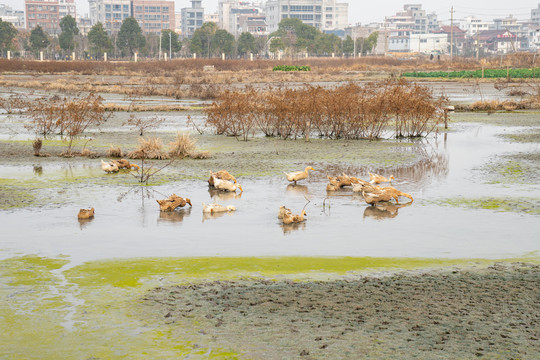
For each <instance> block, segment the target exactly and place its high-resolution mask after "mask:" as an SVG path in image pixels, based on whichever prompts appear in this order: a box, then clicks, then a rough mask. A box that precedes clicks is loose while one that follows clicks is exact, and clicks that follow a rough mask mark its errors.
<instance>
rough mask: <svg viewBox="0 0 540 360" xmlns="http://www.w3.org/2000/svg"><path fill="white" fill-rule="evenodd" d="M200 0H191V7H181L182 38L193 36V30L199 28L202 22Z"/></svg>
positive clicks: (202, 13)
mask: <svg viewBox="0 0 540 360" xmlns="http://www.w3.org/2000/svg"><path fill="white" fill-rule="evenodd" d="M201 3H202V1H201V0H191V7H189V8H183V9H182V11H181V13H180V14H181V17H182V20H181V21H182V38H184V39H186V38H189V39H191V37H193V34H194V33H195V30H197V29H199V28H200V27H201V26H202V24H203V23H204V8H203V7H202V6H201Z"/></svg>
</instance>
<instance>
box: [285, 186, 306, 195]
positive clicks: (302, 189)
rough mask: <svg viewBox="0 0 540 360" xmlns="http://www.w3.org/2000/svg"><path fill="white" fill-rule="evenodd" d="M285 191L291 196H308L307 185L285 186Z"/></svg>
mask: <svg viewBox="0 0 540 360" xmlns="http://www.w3.org/2000/svg"><path fill="white" fill-rule="evenodd" d="M286 191H287V192H288V193H291V194H299V195H307V194H308V187H307V185H298V184H297V185H294V184H289V185H287V190H286Z"/></svg>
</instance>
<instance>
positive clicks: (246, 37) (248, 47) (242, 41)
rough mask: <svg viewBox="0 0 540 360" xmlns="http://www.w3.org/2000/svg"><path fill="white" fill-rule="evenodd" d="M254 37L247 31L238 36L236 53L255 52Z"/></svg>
mask: <svg viewBox="0 0 540 360" xmlns="http://www.w3.org/2000/svg"><path fill="white" fill-rule="evenodd" d="M256 49H257V47H256V44H255V37H254V36H253V35H252V34H251V33H248V32H243V33H242V34H240V36H239V37H238V54H240V55H246V54H248V53H254V52H256Z"/></svg>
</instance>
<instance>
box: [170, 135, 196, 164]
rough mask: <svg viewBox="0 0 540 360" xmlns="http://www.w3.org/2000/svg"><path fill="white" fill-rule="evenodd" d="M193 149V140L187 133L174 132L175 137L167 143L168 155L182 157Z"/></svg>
mask: <svg viewBox="0 0 540 360" xmlns="http://www.w3.org/2000/svg"><path fill="white" fill-rule="evenodd" d="M194 149H195V140H193V139H192V138H191V137H190V136H189V134H187V133H180V132H177V133H176V139H175V140H174V141H172V142H170V143H169V156H170V157H175V158H184V157H186V156H189V154H190V153H191V152H192V151H193V150H194Z"/></svg>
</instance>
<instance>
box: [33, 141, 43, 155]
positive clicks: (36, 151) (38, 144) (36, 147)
mask: <svg viewBox="0 0 540 360" xmlns="http://www.w3.org/2000/svg"><path fill="white" fill-rule="evenodd" d="M32 146H33V147H34V156H40V155H41V147H42V146H43V141H42V140H41V139H36V140H34V142H33V143H32Z"/></svg>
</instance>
